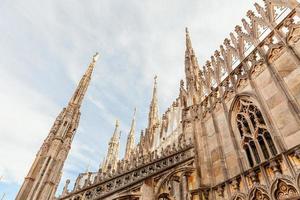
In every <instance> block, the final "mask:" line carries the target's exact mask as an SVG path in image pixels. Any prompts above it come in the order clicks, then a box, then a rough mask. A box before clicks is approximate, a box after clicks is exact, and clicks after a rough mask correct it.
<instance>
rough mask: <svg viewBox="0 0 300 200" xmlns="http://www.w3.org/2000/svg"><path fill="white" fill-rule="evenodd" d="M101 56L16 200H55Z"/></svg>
mask: <svg viewBox="0 0 300 200" xmlns="http://www.w3.org/2000/svg"><path fill="white" fill-rule="evenodd" d="M98 55H99V54H98V53H97V54H96V55H95V56H94V57H93V60H92V63H91V64H90V65H89V67H88V69H87V71H86V73H85V74H84V75H83V77H82V79H81V80H80V82H79V85H78V87H77V89H76V91H75V93H74V95H73V97H72V98H71V100H70V102H69V105H68V106H67V108H64V109H63V110H62V111H61V113H60V114H59V115H58V117H57V118H56V120H55V121H54V124H53V126H52V128H51V129H50V131H49V134H48V136H47V137H46V139H45V140H44V143H43V144H42V146H41V148H40V150H39V151H38V153H37V154H36V158H35V161H34V162H33V164H32V166H31V168H30V170H29V172H28V175H27V177H26V178H25V180H24V182H23V185H22V186H21V188H20V190H19V193H18V194H17V197H16V199H17V200H48V199H54V194H55V191H56V189H57V186H58V184H59V181H60V178H61V173H62V169H63V166H64V162H65V160H66V159H67V156H68V153H69V151H70V148H71V145H72V140H73V138H74V135H75V133H76V130H77V127H78V124H79V119H80V106H81V103H82V100H83V97H84V95H85V93H86V90H87V88H88V85H89V82H90V80H91V75H92V72H93V69H94V66H95V63H96V60H97V58H98Z"/></svg>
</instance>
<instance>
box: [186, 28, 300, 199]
mask: <svg viewBox="0 0 300 200" xmlns="http://www.w3.org/2000/svg"><path fill="white" fill-rule="evenodd" d="M295 26H297V27H299V25H295ZM299 30H300V29H299ZM290 32H291V29H290ZM290 34H291V33H290ZM299 36H300V34H298V35H297V42H296V43H295V44H289V45H290V47H289V46H285V45H284V44H282V43H280V42H278V41H277V43H276V44H273V43H272V44H270V42H269V43H268V42H265V43H264V44H261V47H258V48H265V46H267V48H266V49H267V50H266V51H265V55H264V54H263V53H262V52H264V51H260V52H259V51H255V50H254V51H253V54H260V58H259V59H257V58H255V59H256V61H255V63H254V62H253V61H251V62H252V63H251V64H249V63H250V58H249V59H248V58H247V59H246V61H243V62H242V63H241V64H240V65H239V66H238V67H237V68H241V71H243V72H242V75H240V74H239V75H238V76H236V77H234V76H233V75H234V74H235V73H234V72H233V73H232V75H231V76H232V80H230V78H228V80H230V82H231V84H232V88H231V89H228V88H226V89H223V91H222V86H219V87H218V88H217V90H218V92H217V94H216V95H214V94H213V91H212V94H209V95H208V96H207V97H205V98H204V101H203V102H201V103H200V104H199V105H193V106H191V107H190V112H191V113H192V112H194V116H193V117H194V120H195V129H194V131H195V139H196V145H197V149H198V150H197V153H196V154H197V158H198V162H199V171H200V174H201V181H200V182H201V185H202V186H203V187H208V188H210V192H209V194H208V197H209V198H208V199H230V198H231V197H232V196H233V195H238V193H241V196H243V195H244V196H243V198H241V199H244V198H245V195H247V196H248V195H250V196H251V195H254V194H256V193H255V192H254V191H255V189H253V188H256V187H257V185H260V186H261V187H262V188H264V187H265V188H266V193H268V195H275V189H274V188H275V187H279V186H278V185H277V186H275V185H276V184H279V182H280V180H281V179H280V177H294V179H289V178H288V179H287V180H286V184H287V183H288V182H289V181H291V182H290V184H291V186H290V187H291V188H293V187H295V185H298V187H299V183H296V182H293V181H292V180H295V179H297V178H296V177H297V176H299V171H298V170H299V168H300V167H299V166H300V165H299V164H300V161H299V158H298V157H299V156H293V155H296V154H295V153H291V152H295V149H297V146H298V147H299V141H300V121H299V113H300V112H299V108H300V106H299V103H300V101H299V100H300V59H299V58H300V57H299V56H298V55H297V54H299V52H300V41H299V42H298V40H299V38H300V37H299ZM270 37H273V36H272V35H271V36H270ZM290 37H292V36H290ZM294 37H295V36H294ZM274 49H276V50H274ZM299 55H300V54H299ZM264 56H265V57H264ZM258 60H259V61H258ZM248 62H249V63H248ZM253 63H254V64H253ZM236 71H238V70H236ZM238 73H241V72H238ZM224 88H225V87H224ZM216 96H217V98H218V97H219V98H218V99H217V98H216ZM241 97H243V98H245V100H246V99H247V100H249V102H251V104H252V103H253V105H255V106H257V109H258V110H260V112H261V115H262V119H263V120H264V122H263V123H264V124H265V128H266V130H268V131H269V133H270V137H271V140H273V142H274V145H275V149H276V150H275V151H277V152H276V153H275V154H273V155H271V156H270V157H269V158H266V156H265V152H266V151H267V150H268V151H270V149H271V148H273V147H269V146H267V147H266V148H265V149H263V150H259V149H257V151H258V152H257V153H256V154H257V156H256V155H254V154H252V155H250V156H252V158H253V159H254V158H255V159H256V157H259V159H260V160H259V161H255V159H254V160H253V162H256V163H257V164H251V163H249V162H250V161H249V155H247V153H246V150H245V146H244V145H245V144H244V141H243V139H242V137H241V135H240V131H239V128H238V126H237V122H236V116H237V113H238V112H239V111H238V110H237V108H236V107H235V105H236V104H237V100H238V99H239V98H241ZM247 100H246V101H247ZM186 116H188V115H186ZM195 118H196V119H195ZM256 134H258V133H256ZM256 137H257V136H256ZM265 142H268V141H266V140H265ZM256 145H259V144H258V142H257V144H256ZM295 147H296V148H295ZM296 157H297V158H296ZM271 158H272V159H271ZM297 171H298V172H297ZM297 174H298V175H297ZM211 189H212V190H211ZM252 190H253V191H252ZM251 192H253V194H251ZM206 198H207V197H206Z"/></svg>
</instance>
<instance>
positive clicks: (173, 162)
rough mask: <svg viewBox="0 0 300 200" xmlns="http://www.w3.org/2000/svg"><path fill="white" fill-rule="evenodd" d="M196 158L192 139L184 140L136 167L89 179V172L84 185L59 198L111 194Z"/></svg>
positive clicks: (82, 197) (95, 196) (101, 196)
mask: <svg viewBox="0 0 300 200" xmlns="http://www.w3.org/2000/svg"><path fill="white" fill-rule="evenodd" d="M193 158H194V148H193V144H192V141H191V140H189V141H186V140H183V141H182V142H181V143H178V145H176V146H173V148H171V147H170V148H169V149H165V150H164V151H163V152H162V154H161V155H160V156H159V157H156V158H154V159H147V160H144V162H140V163H139V164H138V165H137V166H136V167H135V168H133V169H129V170H122V171H118V170H117V171H116V172H111V173H110V174H109V173H102V172H98V174H97V176H96V177H94V178H93V182H92V181H91V180H89V177H91V174H93V173H87V177H88V178H87V179H85V181H84V185H83V186H82V187H80V186H76V185H75V187H74V189H73V191H71V192H68V191H67V190H66V189H64V193H63V194H62V195H61V196H60V197H59V198H58V199H65V200H80V199H99V198H104V197H106V196H109V195H111V194H112V193H115V192H117V191H119V190H121V189H123V188H125V187H129V186H131V185H133V184H136V183H138V182H141V181H143V180H144V179H146V178H148V177H151V176H154V175H156V174H158V173H160V172H162V171H165V170H167V169H169V168H172V167H174V166H177V165H179V164H182V163H184V162H186V161H188V160H191V159H193Z"/></svg>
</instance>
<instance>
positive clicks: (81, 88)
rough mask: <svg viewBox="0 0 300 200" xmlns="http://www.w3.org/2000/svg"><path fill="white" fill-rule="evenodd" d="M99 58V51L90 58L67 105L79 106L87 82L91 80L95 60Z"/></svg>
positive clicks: (87, 84)
mask: <svg viewBox="0 0 300 200" xmlns="http://www.w3.org/2000/svg"><path fill="white" fill-rule="evenodd" d="M98 58H99V53H98V52H97V53H96V54H95V55H94V56H93V59H92V62H91V63H90V65H89V67H88V69H87V70H86V72H85V74H84V75H83V77H82V78H81V80H80V82H79V84H78V86H77V88H76V90H75V92H74V94H73V96H72V98H71V100H70V102H69V105H78V106H79V107H80V106H81V103H82V100H83V97H84V95H85V93H86V90H87V88H88V86H89V83H90V81H91V76H92V73H93V70H94V67H95V64H96V61H97V60H98Z"/></svg>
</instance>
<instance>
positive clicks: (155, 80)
mask: <svg viewBox="0 0 300 200" xmlns="http://www.w3.org/2000/svg"><path fill="white" fill-rule="evenodd" d="M154 84H157V75H155V76H154Z"/></svg>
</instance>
